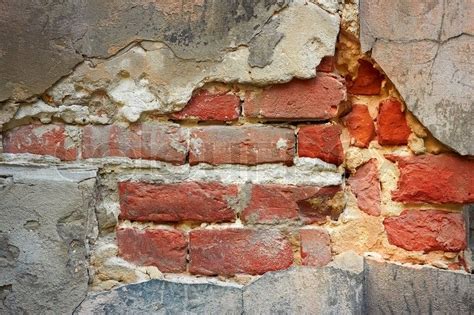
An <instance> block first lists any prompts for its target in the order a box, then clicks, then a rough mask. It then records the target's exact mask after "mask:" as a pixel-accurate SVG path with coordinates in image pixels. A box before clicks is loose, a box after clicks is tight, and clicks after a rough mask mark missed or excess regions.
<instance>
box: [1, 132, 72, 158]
mask: <svg viewBox="0 0 474 315" xmlns="http://www.w3.org/2000/svg"><path fill="white" fill-rule="evenodd" d="M3 152H5V153H31V154H39V155H52V156H55V157H57V158H59V159H61V160H66V161H70V160H75V159H76V157H77V148H76V146H75V144H74V143H73V142H72V140H71V139H68V137H67V134H66V129H65V126H64V125H60V124H50V125H40V124H32V125H25V126H20V127H16V128H13V129H11V130H9V131H7V132H6V133H5V134H4V137H3Z"/></svg>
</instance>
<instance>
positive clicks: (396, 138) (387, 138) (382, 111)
mask: <svg viewBox="0 0 474 315" xmlns="http://www.w3.org/2000/svg"><path fill="white" fill-rule="evenodd" d="M377 133H378V141H379V143H380V144H381V145H405V144H407V143H408V136H409V135H410V133H411V130H410V128H409V127H408V124H407V121H406V118H405V113H404V112H402V104H401V103H400V101H398V100H397V99H395V98H390V99H387V100H384V101H382V102H380V105H379V114H378V117H377Z"/></svg>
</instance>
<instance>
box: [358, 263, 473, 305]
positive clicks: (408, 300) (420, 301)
mask: <svg viewBox="0 0 474 315" xmlns="http://www.w3.org/2000/svg"><path fill="white" fill-rule="evenodd" d="M364 292H365V307H366V312H367V313H368V314H472V312H473V311H474V276H473V275H470V274H465V273H456V272H452V271H445V270H440V269H435V268H427V267H424V268H413V267H404V266H400V265H396V264H390V263H384V262H377V261H374V260H370V259H367V260H366V261H365V285H364Z"/></svg>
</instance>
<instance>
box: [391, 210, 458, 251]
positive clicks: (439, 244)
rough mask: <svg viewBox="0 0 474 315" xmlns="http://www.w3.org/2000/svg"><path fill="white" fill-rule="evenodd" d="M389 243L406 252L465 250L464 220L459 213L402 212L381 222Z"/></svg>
mask: <svg viewBox="0 0 474 315" xmlns="http://www.w3.org/2000/svg"><path fill="white" fill-rule="evenodd" d="M384 225H385V230H386V231H387V237H388V240H389V242H390V243H391V244H393V245H396V246H399V247H402V248H404V249H406V250H417V251H425V252H429V251H435V250H442V251H453V252H456V251H460V250H463V249H465V248H466V231H465V227H464V219H463V217H462V214H460V213H450V212H445V211H438V210H426V211H418V210H405V211H403V212H402V213H401V214H400V216H398V217H390V218H387V219H385V220H384Z"/></svg>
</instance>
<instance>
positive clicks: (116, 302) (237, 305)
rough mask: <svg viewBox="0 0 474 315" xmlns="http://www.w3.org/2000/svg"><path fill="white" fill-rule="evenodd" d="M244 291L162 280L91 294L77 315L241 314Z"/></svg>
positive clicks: (231, 287) (209, 284)
mask: <svg viewBox="0 0 474 315" xmlns="http://www.w3.org/2000/svg"><path fill="white" fill-rule="evenodd" d="M241 313H242V290H241V288H239V287H236V286H231V285H217V284H211V283H178V282H172V281H163V280H150V281H147V282H142V283H137V284H131V285H126V286H123V287H120V288H118V289H115V290H112V291H109V292H102V293H97V294H91V295H89V296H88V297H87V299H86V300H85V301H84V302H83V303H82V304H81V306H80V307H79V308H78V309H77V312H76V314H241Z"/></svg>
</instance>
